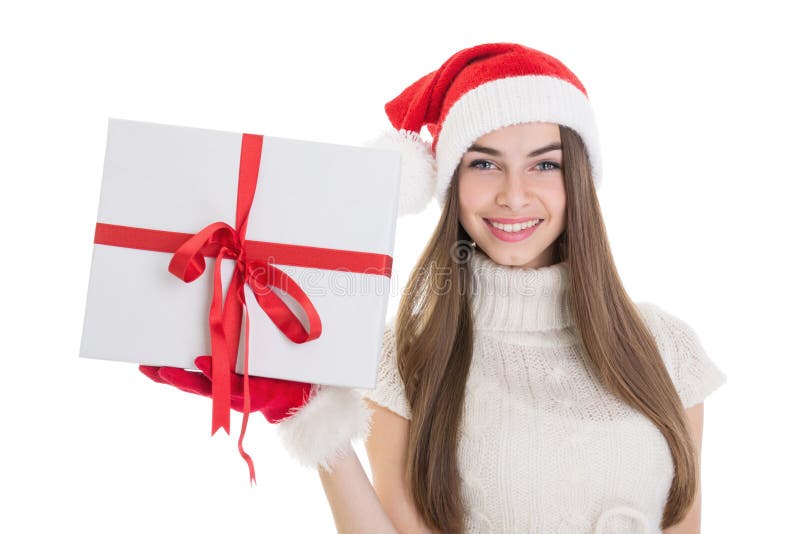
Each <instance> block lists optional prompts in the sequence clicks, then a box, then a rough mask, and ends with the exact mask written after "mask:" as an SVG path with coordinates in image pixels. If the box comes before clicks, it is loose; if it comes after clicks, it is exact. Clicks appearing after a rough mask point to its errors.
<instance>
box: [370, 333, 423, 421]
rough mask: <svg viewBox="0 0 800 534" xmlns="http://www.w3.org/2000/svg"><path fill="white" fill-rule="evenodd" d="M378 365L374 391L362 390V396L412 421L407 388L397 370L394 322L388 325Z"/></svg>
mask: <svg viewBox="0 0 800 534" xmlns="http://www.w3.org/2000/svg"><path fill="white" fill-rule="evenodd" d="M380 358H381V359H380V362H379V364H378V378H377V381H376V385H375V388H374V389H362V390H361V394H362V395H363V396H364V397H366V398H368V399H370V400H372V401H374V402H375V403H377V404H380V405H381V406H384V407H386V408H389V409H390V410H391V411H393V412H395V413H396V414H398V415H401V416H402V417H405V418H406V419H411V409H410V407H409V405H408V401H407V399H406V392H405V387H404V386H403V380H402V378H401V377H400V373H399V371H398V370H397V344H396V339H395V335H394V322H390V323H389V324H387V325H386V329H385V330H384V332H383V346H382V348H381V357H380Z"/></svg>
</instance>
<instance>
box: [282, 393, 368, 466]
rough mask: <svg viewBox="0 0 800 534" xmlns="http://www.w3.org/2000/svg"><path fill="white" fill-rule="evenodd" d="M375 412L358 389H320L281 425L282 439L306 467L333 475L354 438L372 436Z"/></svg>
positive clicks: (292, 453)
mask: <svg viewBox="0 0 800 534" xmlns="http://www.w3.org/2000/svg"><path fill="white" fill-rule="evenodd" d="M371 422H372V410H371V409H370V408H369V407H368V406H367V405H366V404H365V403H364V400H363V398H362V396H361V394H360V393H358V391H357V390H355V389H352V388H346V387H336V386H320V387H319V389H318V391H317V393H316V394H315V395H314V396H313V397H311V400H310V401H309V402H308V403H307V404H305V405H304V406H303V407H302V408H301V409H300V410H298V411H297V412H296V413H295V414H294V415H292V416H291V417H289V418H288V419H285V420H284V421H283V422H281V423H278V437H279V438H280V440H281V442H282V443H283V446H284V447H285V448H286V449H287V450H288V451H289V452H290V453H291V455H292V456H293V457H294V458H295V459H296V460H297V461H298V462H300V463H301V464H303V465H304V466H306V467H312V468H317V467H322V468H323V469H325V470H326V471H327V472H329V473H330V472H332V470H333V464H335V463H336V460H337V459H339V458H340V457H341V456H342V455H343V454H344V452H345V451H346V450H347V447H348V445H350V441H351V440H352V439H363V438H366V437H367V436H368V435H369V431H370V425H371Z"/></svg>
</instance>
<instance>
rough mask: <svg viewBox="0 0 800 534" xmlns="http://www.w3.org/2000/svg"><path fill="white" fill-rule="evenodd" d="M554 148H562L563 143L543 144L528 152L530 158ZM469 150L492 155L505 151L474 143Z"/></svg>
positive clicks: (500, 154)
mask: <svg viewBox="0 0 800 534" xmlns="http://www.w3.org/2000/svg"><path fill="white" fill-rule="evenodd" d="M552 150H561V143H557V142H556V143H550V144H549V145H547V146H543V147H541V148H537V149H536V150H533V151H531V152H530V154H528V157H529V158H532V157H535V156H538V155H539V154H545V153H546V152H550V151H552ZM467 152H483V153H484V154H489V155H490V156H498V157H499V156H502V155H503V153H502V152H500V151H499V150H496V149H494V148H489V147H488V146H481V145H476V144H473V145H472V146H471V147H469V148H468V149H467Z"/></svg>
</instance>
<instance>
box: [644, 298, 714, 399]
mask: <svg viewBox="0 0 800 534" xmlns="http://www.w3.org/2000/svg"><path fill="white" fill-rule="evenodd" d="M636 306H637V307H638V309H639V314H640V316H641V317H642V320H643V321H644V322H645V324H646V325H647V326H648V328H649V329H650V332H651V333H652V335H653V337H654V338H655V341H656V345H657V346H658V350H659V352H660V353H661V357H662V359H663V360H664V364H665V366H666V368H667V371H668V372H669V374H670V377H671V378H672V382H673V384H675V389H677V391H678V395H679V396H680V398H681V401H682V402H683V405H684V407H685V408H689V407H691V406H694V405H695V404H697V403H699V402H703V400H704V399H705V398H706V397H707V396H708V395H710V394H711V393H712V392H713V391H714V390H716V389H717V388H718V387H719V386H721V385H722V384H724V383H725V382H726V381H727V377H726V375H725V373H723V372H722V370H721V369H720V368H719V367H718V366H717V365H716V363H714V361H713V360H712V359H711V358H710V357H709V356H708V354H707V353H706V351H705V349H704V347H703V345H702V342H701V341H700V338H699V336H698V335H697V332H695V330H694V329H693V328H692V327H691V326H689V324H688V323H687V322H686V321H684V320H683V319H681V318H680V317H677V316H676V315H673V314H672V313H670V312H668V311H666V310H664V309H663V308H661V307H660V306H657V305H656V304H653V303H651V302H638V303H636Z"/></svg>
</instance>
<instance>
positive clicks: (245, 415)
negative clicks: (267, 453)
mask: <svg viewBox="0 0 800 534" xmlns="http://www.w3.org/2000/svg"><path fill="white" fill-rule="evenodd" d="M242 305H243V306H244V321H245V323H244V325H245V326H244V331H245V336H244V399H243V402H244V406H243V407H242V409H243V416H242V430H241V432H240V433H239V454H240V455H241V456H242V458H244V461H245V462H247V468H248V469H249V470H250V484H251V485H252V484H254V483H255V482H256V468H255V465H253V459H252V458H251V457H250V455H249V454H247V453H246V452H245V451H244V433H245V431H246V430H247V421H248V419H249V417H250V376H249V369H248V367H249V366H248V363H249V360H250V358H249V356H250V314H249V313H248V311H247V304H246V303H245V302H244V299H242Z"/></svg>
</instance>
